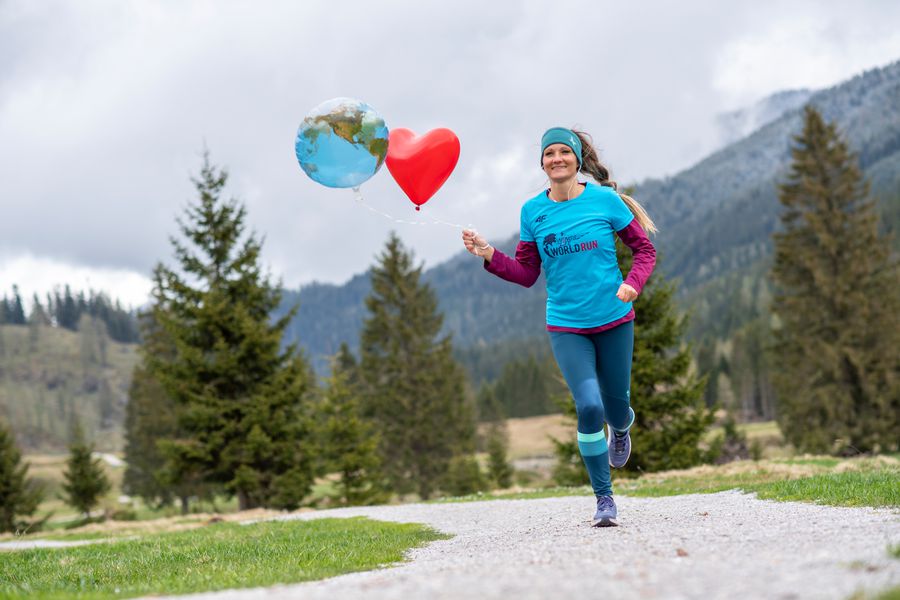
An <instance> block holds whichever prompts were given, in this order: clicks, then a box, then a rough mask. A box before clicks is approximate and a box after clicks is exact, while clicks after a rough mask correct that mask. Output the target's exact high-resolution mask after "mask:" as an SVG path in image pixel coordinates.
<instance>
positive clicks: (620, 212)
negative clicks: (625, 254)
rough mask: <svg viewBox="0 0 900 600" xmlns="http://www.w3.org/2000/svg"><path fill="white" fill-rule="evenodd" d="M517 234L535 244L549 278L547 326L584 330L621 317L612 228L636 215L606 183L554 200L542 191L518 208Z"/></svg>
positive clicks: (625, 305) (626, 307) (624, 309)
mask: <svg viewBox="0 0 900 600" xmlns="http://www.w3.org/2000/svg"><path fill="white" fill-rule="evenodd" d="M521 218H522V222H521V226H520V230H519V231H520V233H519V236H520V238H521V240H522V241H523V242H535V243H537V247H538V251H539V252H540V255H541V262H542V263H543V266H544V271H545V273H546V276H547V324H548V325H555V326H557V327H574V328H579V329H587V328H591V327H599V326H601V325H606V324H607V323H611V322H613V321H616V320H618V319H621V318H622V317H624V316H625V315H627V314H628V312H629V311H630V310H631V303H630V302H622V301H621V300H619V299H618V298H616V292H617V291H618V290H619V286H620V285H621V284H622V272H621V271H620V270H619V264H618V262H616V241H615V232H616V231H621V230H622V229H624V228H625V227H627V226H628V224H629V223H631V220H632V219H633V218H634V215H633V214H632V213H631V211H630V210H629V209H628V207H627V206H626V205H625V202H623V201H622V199H621V198H620V197H619V194H618V193H616V191H615V190H613V189H612V188H610V187H606V186H601V185H595V184H593V183H587V184H586V186H585V188H584V191H583V192H582V193H581V195H580V196H578V197H576V198H573V199H571V200H567V201H565V202H554V201H553V200H551V199H550V198H549V197H548V196H547V192H546V191H542V192H541V193H540V194H538V195H537V196H535V197H534V198H532V199H531V200H528V201H527V202H526V203H525V205H524V206H523V207H522V217H521Z"/></svg>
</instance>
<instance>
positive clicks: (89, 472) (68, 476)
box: [62, 423, 110, 519]
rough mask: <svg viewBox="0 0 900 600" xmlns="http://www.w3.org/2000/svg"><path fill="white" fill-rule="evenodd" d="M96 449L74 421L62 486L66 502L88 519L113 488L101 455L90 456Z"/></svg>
mask: <svg viewBox="0 0 900 600" xmlns="http://www.w3.org/2000/svg"><path fill="white" fill-rule="evenodd" d="M93 451H94V445H93V444H91V443H88V442H87V441H85V439H84V432H83V431H82V429H81V426H80V425H78V423H75V425H74V427H73V431H72V442H71V444H69V458H68V460H67V461H66V470H65V471H64V472H63V477H64V479H65V482H64V483H63V486H62V487H63V491H64V492H65V493H66V502H67V503H68V504H69V506H71V507H72V508H75V509H77V510H79V511H81V512H82V513H83V514H84V518H85V519H88V518H90V513H91V509H92V508H94V507H95V506H97V504H99V503H100V500H101V498H102V497H103V495H104V494H106V493H107V492H108V491H109V490H110V483H109V479H108V478H107V477H106V473H105V472H104V470H103V465H102V464H101V463H100V459H98V458H93V457H92V456H91V454H92V453H93Z"/></svg>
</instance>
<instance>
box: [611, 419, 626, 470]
mask: <svg viewBox="0 0 900 600" xmlns="http://www.w3.org/2000/svg"><path fill="white" fill-rule="evenodd" d="M607 429H608V432H609V436H608V439H609V466H611V467H615V468H616V469H620V468H622V467H624V466H625V463H627V462H628V457H630V456H631V433H629V432H628V431H626V432H625V433H619V432H618V431H615V430H614V429H613V428H612V427H611V426H609V425H607Z"/></svg>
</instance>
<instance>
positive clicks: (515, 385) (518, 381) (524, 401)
mask: <svg viewBox="0 0 900 600" xmlns="http://www.w3.org/2000/svg"><path fill="white" fill-rule="evenodd" d="M551 360H552V359H551ZM554 365H555V363H551V361H544V362H539V361H538V360H537V359H536V358H535V356H534V355H533V354H529V355H528V356H527V357H526V358H522V359H514V360H511V361H509V362H508V363H506V365H505V366H504V367H503V373H502V374H501V375H500V377H499V378H498V379H497V381H496V383H495V384H494V394H495V395H496V397H497V399H498V401H499V402H500V404H501V406H503V410H504V414H506V415H508V416H510V417H533V416H536V415H546V414H551V413H555V412H557V411H558V410H559V409H558V407H557V406H556V404H555V403H554V402H553V399H552V398H553V395H554V394H557V393H559V392H560V391H562V390H560V389H559V387H558V386H554V385H553V381H554V375H555V373H556V372H557V370H556V369H555V368H554Z"/></svg>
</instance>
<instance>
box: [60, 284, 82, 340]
mask: <svg viewBox="0 0 900 600" xmlns="http://www.w3.org/2000/svg"><path fill="white" fill-rule="evenodd" d="M56 306H57V309H58V314H57V323H59V326H60V327H64V328H66V329H71V330H72V331H76V330H77V329H78V319H79V318H80V317H81V315H80V314H79V313H78V305H77V304H76V303H75V298H74V297H73V296H72V289H71V288H70V287H69V286H68V285H66V287H65V293H64V294H63V297H62V298H60V297H59V292H57V300H56Z"/></svg>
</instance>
